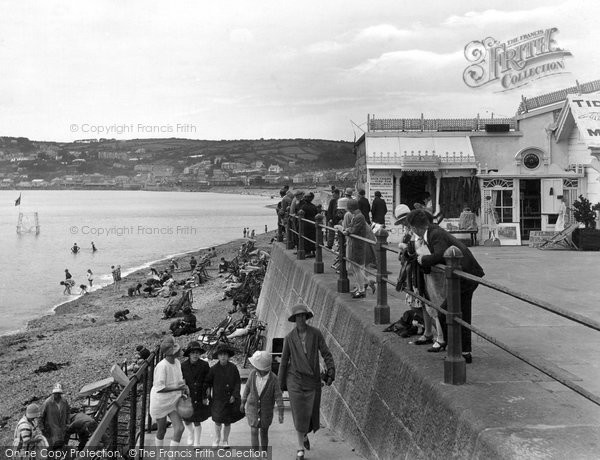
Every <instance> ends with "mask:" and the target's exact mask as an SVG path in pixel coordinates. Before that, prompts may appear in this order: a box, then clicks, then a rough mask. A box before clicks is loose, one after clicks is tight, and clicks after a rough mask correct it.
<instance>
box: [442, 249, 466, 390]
mask: <svg viewBox="0 0 600 460" xmlns="http://www.w3.org/2000/svg"><path fill="white" fill-rule="evenodd" d="M462 257H463V254H462V252H461V251H460V249H458V248H457V247H456V246H450V247H449V248H448V249H446V252H444V259H445V260H446V300H447V302H448V315H447V317H446V324H447V325H448V337H447V340H448V356H447V357H446V360H445V361H444V383H448V384H450V385H462V384H464V383H465V382H466V381H467V364H466V362H465V359H464V358H463V356H462V341H461V329H462V327H461V325H460V324H458V323H457V322H455V321H454V318H460V317H461V308H460V307H461V305H460V278H459V277H458V276H456V275H455V274H454V270H460V261H461V259H462Z"/></svg>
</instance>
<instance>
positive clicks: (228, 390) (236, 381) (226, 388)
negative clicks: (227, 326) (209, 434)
mask: <svg viewBox="0 0 600 460" xmlns="http://www.w3.org/2000/svg"><path fill="white" fill-rule="evenodd" d="M234 354H235V353H234V351H233V350H232V349H231V348H229V347H228V346H226V345H219V347H217V351H215V353H214V354H213V356H212V357H213V359H218V360H219V361H218V362H217V363H216V364H215V365H214V366H213V367H211V368H210V371H209V372H208V376H207V378H206V383H207V385H208V386H209V387H211V388H212V407H211V416H212V419H213V422H215V438H214V439H213V443H212V446H213V447H218V446H219V445H220V446H221V447H224V448H225V449H228V448H229V432H230V431H231V424H232V423H235V422H237V421H238V420H241V419H242V418H244V414H242V413H241V412H240V403H241V400H242V397H241V395H240V387H241V379H240V373H239V371H238V369H237V367H236V366H235V364H232V363H230V362H229V359H230V358H231V357H232V356H233V355H234ZM221 425H225V427H224V428H223V438H222V439H221Z"/></svg>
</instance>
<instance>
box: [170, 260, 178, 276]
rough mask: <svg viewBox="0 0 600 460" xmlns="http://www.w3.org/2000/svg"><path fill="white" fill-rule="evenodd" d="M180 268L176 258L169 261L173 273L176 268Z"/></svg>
mask: <svg viewBox="0 0 600 460" xmlns="http://www.w3.org/2000/svg"><path fill="white" fill-rule="evenodd" d="M178 269H179V265H178V264H177V262H175V259H171V260H170V261H169V270H170V271H171V273H173V272H174V271H175V270H178Z"/></svg>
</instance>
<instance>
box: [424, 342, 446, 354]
mask: <svg viewBox="0 0 600 460" xmlns="http://www.w3.org/2000/svg"><path fill="white" fill-rule="evenodd" d="M445 349H446V343H445V342H437V341H436V342H435V343H434V344H433V346H432V347H431V348H428V349H427V351H428V352H429V353H439V352H440V351H444V350H445Z"/></svg>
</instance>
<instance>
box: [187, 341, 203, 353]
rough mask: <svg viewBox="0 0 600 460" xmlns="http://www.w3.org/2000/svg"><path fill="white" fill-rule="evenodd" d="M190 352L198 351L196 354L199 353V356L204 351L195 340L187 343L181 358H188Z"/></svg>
mask: <svg viewBox="0 0 600 460" xmlns="http://www.w3.org/2000/svg"><path fill="white" fill-rule="evenodd" d="M192 351H198V352H200V354H202V353H204V352H205V351H206V350H204V348H202V347H201V346H200V344H199V343H198V342H196V341H195V340H192V341H191V342H190V343H188V346H187V348H186V349H185V350H184V352H183V356H190V353H191V352H192Z"/></svg>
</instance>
